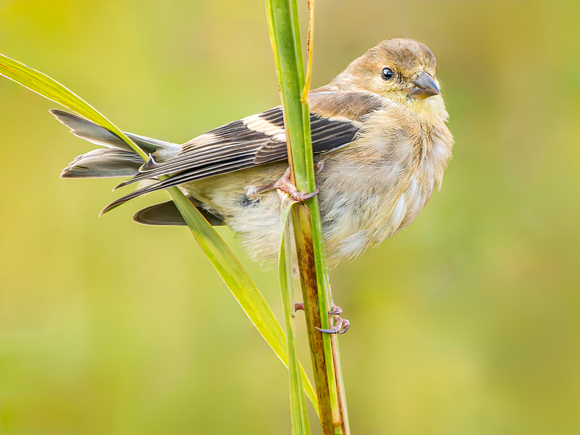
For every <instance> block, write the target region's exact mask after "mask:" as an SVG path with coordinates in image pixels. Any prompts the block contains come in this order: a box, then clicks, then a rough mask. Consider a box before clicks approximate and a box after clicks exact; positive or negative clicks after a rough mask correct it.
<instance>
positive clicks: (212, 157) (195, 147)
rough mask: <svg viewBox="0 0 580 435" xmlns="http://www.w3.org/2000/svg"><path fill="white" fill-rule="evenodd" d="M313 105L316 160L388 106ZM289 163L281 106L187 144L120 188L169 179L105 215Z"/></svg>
mask: <svg viewBox="0 0 580 435" xmlns="http://www.w3.org/2000/svg"><path fill="white" fill-rule="evenodd" d="M310 105H311V113H310V125H311V132H312V148H313V151H314V154H316V155H320V154H323V153H327V152H331V151H334V150H337V149H339V148H341V147H343V146H346V145H348V144H349V143H351V142H352V141H353V140H354V138H355V136H356V135H357V133H358V131H359V129H360V127H361V123H362V121H363V119H364V117H365V116H366V115H367V114H369V113H371V112H373V111H374V110H376V109H378V108H379V107H382V105H383V101H382V98H380V97H378V96H376V95H375V94H370V93H364V92H348V93H347V92H340V93H339V92H330V91H328V92H325V91H319V92H316V91H313V92H312V93H311V94H310ZM287 158H288V154H287V147H286V131H285V129H284V115H283V112H282V108H281V107H280V106H278V107H274V108H273V109H270V110H267V111H265V112H262V113H259V114H257V115H252V116H248V117H246V118H244V119H241V120H238V121H234V122H231V123H229V124H226V125H224V126H222V127H218V128H216V129H215V130H212V131H210V132H208V133H205V134H203V135H201V136H198V137H196V138H194V139H192V140H190V141H189V142H187V143H185V144H184V145H183V147H182V149H181V151H180V153H179V154H178V155H177V156H176V157H174V158H172V159H169V160H167V161H163V162H155V161H154V160H150V161H149V162H148V164H145V165H143V167H142V168H141V172H140V173H139V174H137V175H136V176H135V177H133V178H131V179H129V180H127V181H125V182H123V183H121V184H120V185H119V186H118V187H121V186H125V185H127V184H132V183H135V182H138V181H143V180H145V179H152V178H158V177H162V176H167V177H168V178H166V179H164V180H162V181H159V182H156V183H154V184H151V185H149V186H146V187H143V188H141V189H137V190H136V191H134V192H132V193H130V194H128V195H126V196H124V197H122V198H119V199H118V200H116V201H114V202H113V203H111V204H109V205H108V206H107V207H106V208H105V209H104V210H103V212H106V211H108V210H111V209H112V208H114V207H117V206H119V205H121V204H123V203H124V202H126V201H128V200H130V199H132V198H135V197H137V196H140V195H142V194H145V193H149V192H153V191H155V190H160V189H165V188H167V187H171V186H176V185H178V184H183V183H187V182H190V181H195V180H199V179H202V178H207V177H211V176H214V175H221V174H226V173H229V172H233V171H238V170H242V169H248V168H251V167H254V166H259V165H263V164H267V163H272V162H277V161H283V160H286V159H287Z"/></svg>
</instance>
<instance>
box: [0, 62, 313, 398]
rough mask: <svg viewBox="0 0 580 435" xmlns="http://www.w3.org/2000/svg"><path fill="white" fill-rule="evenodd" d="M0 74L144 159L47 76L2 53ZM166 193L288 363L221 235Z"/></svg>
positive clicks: (263, 306) (180, 198) (262, 304)
mask: <svg viewBox="0 0 580 435" xmlns="http://www.w3.org/2000/svg"><path fill="white" fill-rule="evenodd" d="M0 75H3V76H5V77H6V78H8V79H10V80H13V81H14V82H16V83H18V84H20V85H22V86H24V87H26V88H28V89H30V90H31V91H34V92H36V93H37V94H39V95H41V96H42V97H44V98H47V99H49V100H52V101H54V102H55V103H58V104H61V105H63V106H64V107H66V108H68V109H70V110H72V111H73V112H76V113H77V114H79V115H80V116H84V117H85V118H87V119H89V120H90V121H93V122H95V123H96V124H98V125H100V126H102V127H104V128H107V129H108V130H110V131H112V132H113V133H115V134H116V135H118V136H119V137H120V138H121V139H123V140H124V141H125V142H126V143H127V144H128V145H130V146H131V147H132V148H133V149H134V150H135V152H136V153H138V154H139V155H140V156H141V158H142V159H143V160H144V161H147V158H148V157H147V155H146V154H145V153H144V152H143V151H142V150H141V149H140V148H139V147H138V146H137V145H135V144H134V143H133V141H131V139H129V138H128V137H127V136H126V135H125V134H124V133H123V132H122V131H121V130H120V129H119V128H117V127H116V126H115V125H114V124H113V123H111V122H110V121H109V120H108V119H107V118H105V117H104V116H103V115H102V114H101V113H99V112H98V111H97V110H96V109H95V108H94V107H93V106H91V105H90V104H89V103H87V102H86V101H85V100H83V99H82V98H81V97H79V96H78V95H77V94H75V93H74V92H72V91H71V90H69V89H68V88H66V87H65V86H63V85H61V84H60V83H58V82H57V81H56V80H54V79H52V78H51V77H49V76H47V75H45V74H43V73H41V72H39V71H37V70H35V69H33V68H30V67H28V66H26V65H24V64H22V63H20V62H18V61H16V60H14V59H11V58H9V57H7V56H5V55H3V54H0ZM169 194H170V196H171V198H172V199H173V200H174V201H175V204H176V206H177V207H178V209H179V211H180V212H181V214H182V215H183V218H184V219H185V221H186V222H187V225H188V226H189V228H190V229H191V231H192V232H193V234H194V236H195V238H196V240H197V241H198V243H199V244H200V246H201V247H202V249H203V251H204V253H205V254H206V256H207V257H208V259H209V260H210V262H211V263H212V265H213V266H214V268H215V269H216V270H217V272H218V273H219V274H220V277H221V278H222V280H223V281H224V283H225V284H226V285H227V286H228V288H229V289H230V291H231V292H232V294H233V295H234V297H235V298H236V300H237V301H238V303H239V304H240V306H241V307H242V309H243V310H244V312H245V313H246V315H247V316H248V317H249V318H250V320H251V322H252V323H253V324H254V326H255V327H256V329H257V330H258V332H259V333H260V334H261V335H262V337H263V338H264V340H266V342H267V343H268V345H269V346H270V347H271V348H272V350H273V351H274V352H275V353H276V355H277V356H278V358H280V360H281V361H282V362H283V363H284V365H286V366H288V357H287V353H286V343H285V342H286V338H285V336H284V332H283V331H282V328H281V326H280V324H279V323H278V321H277V320H276V318H275V317H274V314H273V312H272V310H271V309H270V307H269V306H268V304H267V302H266V300H265V299H264V297H263V296H262V294H261V293H260V291H259V290H258V288H257V287H256V285H255V284H254V283H253V281H252V280H251V278H250V277H249V275H248V273H247V272H246V271H245V270H244V268H243V267H242V265H241V264H240V263H239V261H238V260H237V258H236V257H235V256H234V255H233V253H232V252H231V251H230V249H229V248H228V247H227V246H226V244H225V243H224V242H223V240H222V239H221V237H220V236H219V235H218V234H217V233H216V231H215V230H214V229H213V228H212V226H211V225H210V224H209V223H208V222H207V221H206V220H205V218H204V217H203V216H202V215H201V213H200V212H199V211H198V210H197V208H195V206H194V205H193V204H191V202H190V201H189V200H188V199H187V198H186V197H185V195H183V193H182V192H181V191H180V190H179V189H178V188H176V187H173V188H171V189H170V190H169ZM301 371H302V381H303V383H304V389H305V392H306V395H307V396H308V398H309V399H310V400H311V401H312V403H313V404H314V405H315V407H316V408H317V409H318V406H317V405H316V394H315V393H314V389H313V388H312V385H311V384H310V382H309V381H308V378H307V377H306V374H305V373H304V370H303V369H302V368H301Z"/></svg>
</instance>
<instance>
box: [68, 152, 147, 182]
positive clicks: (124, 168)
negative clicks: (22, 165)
mask: <svg viewBox="0 0 580 435" xmlns="http://www.w3.org/2000/svg"><path fill="white" fill-rule="evenodd" d="M142 164H143V160H142V159H141V158H140V157H139V156H138V155H137V154H136V153H135V152H133V151H125V150H121V149H118V148H99V149H97V150H93V151H90V152H88V153H86V154H82V155H80V156H78V157H76V158H75V159H74V160H73V161H72V162H71V163H69V165H68V166H67V167H66V168H64V169H63V170H62V173H61V174H60V177H61V178H110V177H132V176H133V175H135V174H137V173H138V172H139V167H141V165H142Z"/></svg>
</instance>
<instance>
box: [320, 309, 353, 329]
mask: <svg viewBox="0 0 580 435" xmlns="http://www.w3.org/2000/svg"><path fill="white" fill-rule="evenodd" d="M328 314H332V316H333V318H334V326H332V327H331V328H329V329H322V328H316V329H318V330H319V331H320V332H324V333H326V334H344V333H345V332H346V331H348V328H350V322H349V321H348V320H346V319H343V318H342V317H340V316H339V314H342V308H340V307H339V306H337V305H334V304H332V310H330V311H329V312H328Z"/></svg>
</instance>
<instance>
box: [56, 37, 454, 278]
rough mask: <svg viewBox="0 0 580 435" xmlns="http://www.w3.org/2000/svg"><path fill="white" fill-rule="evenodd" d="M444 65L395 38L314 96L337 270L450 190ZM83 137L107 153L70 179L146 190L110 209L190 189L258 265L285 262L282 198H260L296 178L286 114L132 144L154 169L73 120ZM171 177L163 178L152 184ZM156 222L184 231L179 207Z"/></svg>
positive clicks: (87, 159) (87, 161)
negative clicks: (280, 253)
mask: <svg viewBox="0 0 580 435" xmlns="http://www.w3.org/2000/svg"><path fill="white" fill-rule="evenodd" d="M435 67H436V65H435V57H434V56H433V54H432V53H431V51H430V50H429V49H428V48H427V47H426V46H425V45H424V44H421V43H418V42H416V41H413V40H409V39H393V40H387V41H383V42H381V43H379V44H378V45H377V46H376V47H374V48H372V49H370V50H369V51H367V52H366V53H365V54H364V55H363V56H361V57H360V58H358V59H356V60H354V61H353V62H352V63H351V64H350V65H349V66H348V67H347V69H346V70H345V71H344V72H342V73H341V74H339V75H338V76H337V77H336V78H335V79H334V80H333V81H332V82H331V83H330V84H328V85H327V86H324V87H322V88H319V89H316V90H314V91H312V92H311V93H310V111H311V123H312V138H313V148H314V153H315V157H316V160H317V161H319V162H322V163H323V166H322V169H321V170H320V172H319V173H318V174H317V175H316V184H317V186H318V187H319V189H320V190H319V194H318V195H319V203H320V209H321V215H322V220H323V222H322V229H323V234H324V240H325V245H326V251H327V258H328V263H329V266H330V267H334V266H336V265H337V264H339V263H340V262H342V261H345V260H352V259H354V258H356V257H357V256H359V255H360V254H361V253H363V252H364V251H365V250H366V249H368V248H370V247H373V246H375V245H377V244H378V243H380V242H381V241H383V240H384V239H386V238H388V237H390V236H392V235H393V234H395V233H396V232H397V231H399V230H400V229H402V228H404V227H405V226H406V225H408V224H409V223H411V222H412V221H413V220H414V219H415V218H416V217H417V214H418V213H419V211H420V210H421V209H422V208H423V207H424V206H425V204H426V202H427V200H428V199H429V197H430V196H431V193H432V192H433V190H434V188H435V186H436V185H437V184H439V183H441V180H442V178H443V173H444V171H445V169H446V167H447V163H448V161H449V159H450V158H451V149H452V145H453V138H452V136H451V133H450V132H449V130H448V128H447V126H446V121H447V117H448V115H447V112H446V110H445V106H444V103H443V99H442V97H441V95H440V91H439V84H438V81H437V79H436V76H435V72H436V71H435ZM53 114H55V116H56V117H57V118H58V119H59V120H60V121H61V122H62V123H63V124H65V125H67V126H69V127H70V128H71V129H72V131H73V133H75V134H76V135H78V136H80V137H82V138H85V139H88V140H90V141H92V142H95V143H99V144H101V145H103V144H104V145H106V146H107V147H108V148H105V149H100V150H95V151H92V152H90V153H88V154H86V155H83V156H79V157H77V158H76V159H75V160H74V161H73V162H72V163H71V164H70V165H69V166H68V167H67V168H65V170H64V171H63V174H62V176H63V177H67V178H78V177H112V176H133V178H131V179H130V180H128V181H126V182H124V183H121V185H126V184H131V183H133V182H139V181H147V183H146V185H145V187H141V188H140V189H138V190H136V191H135V192H133V193H131V194H128V195H126V196H124V197H123V198H120V199H119V200H117V201H115V202H114V203H112V204H111V205H110V206H108V207H107V208H106V209H105V211H106V210H109V209H111V208H113V207H116V206H118V205H120V204H122V203H124V202H125V201H127V200H129V199H131V198H134V197H136V196H139V195H141V194H144V193H148V192H151V191H154V190H158V189H163V188H165V187H168V186H172V185H179V186H180V187H181V188H182V189H183V190H184V192H186V193H187V194H188V195H189V196H190V197H191V198H192V199H193V200H194V203H195V204H196V205H197V206H198V207H200V208H201V209H202V210H203V212H204V214H205V216H206V217H207V218H208V220H209V221H210V223H212V224H214V225H218V224H221V223H223V224H226V225H228V226H229V227H230V228H231V229H232V230H233V231H234V232H236V233H237V234H238V235H239V236H240V238H241V240H242V243H243V245H244V246H245V248H246V249H247V251H248V253H249V254H250V256H251V257H253V258H255V259H258V260H267V259H271V258H275V257H276V256H277V250H278V246H279V244H278V242H279V228H280V227H279V213H280V212H279V205H280V196H279V195H278V194H277V193H276V192H275V191H272V190H270V191H266V192H262V193H259V194H256V192H259V191H260V190H259V188H260V187H262V186H265V185H268V184H270V183H272V182H273V181H276V180H277V179H278V178H280V177H281V176H282V175H283V173H284V171H285V170H286V169H287V162H286V158H287V154H286V144H285V139H286V137H285V136H286V135H285V131H284V124H283V117H282V111H281V108H279V107H278V108H274V109H271V110H269V111H266V112H263V113H261V114H257V115H252V116H249V117H247V118H244V119H242V120H239V121H234V122H232V123H230V124H227V125H225V126H223V127H219V128H217V129H215V130H212V131H211V132H208V133H205V134H203V135H201V136H198V137H196V138H194V139H192V140H191V141H189V142H187V143H185V144H184V145H182V146H179V145H176V144H171V143H168V142H162V141H157V140H154V139H149V138H144V137H141V136H137V135H132V136H131V137H132V138H133V139H134V140H135V141H136V142H137V144H138V145H139V146H140V147H142V148H143V149H144V150H145V151H146V152H148V153H151V155H152V158H151V160H150V161H149V162H148V163H147V164H145V165H142V162H141V161H140V160H139V159H138V156H136V155H135V154H134V153H132V152H131V151H130V150H128V149H127V147H126V146H124V145H123V143H122V142H120V141H119V140H117V139H118V138H116V136H113V135H112V134H111V133H110V132H108V131H107V130H104V129H102V128H101V127H98V126H96V125H94V124H92V123H90V122H89V121H87V120H84V119H82V118H79V117H77V116H76V115H71V114H68V113H66V112H62V111H56V110H55V111H53ZM161 175H164V176H169V178H167V179H166V180H164V181H157V182H151V181H150V180H156V179H157V177H159V176H161ZM134 218H135V220H136V221H138V222H141V223H146V224H154V225H155V224H156V225H172V224H182V223H183V222H182V220H181V218H180V216H179V214H178V213H177V211H176V209H175V207H174V206H173V204H172V203H171V202H168V203H163V204H158V205H154V206H152V207H148V208H146V209H144V210H141V211H140V212H138V213H137V214H136V215H135V217H134Z"/></svg>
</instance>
